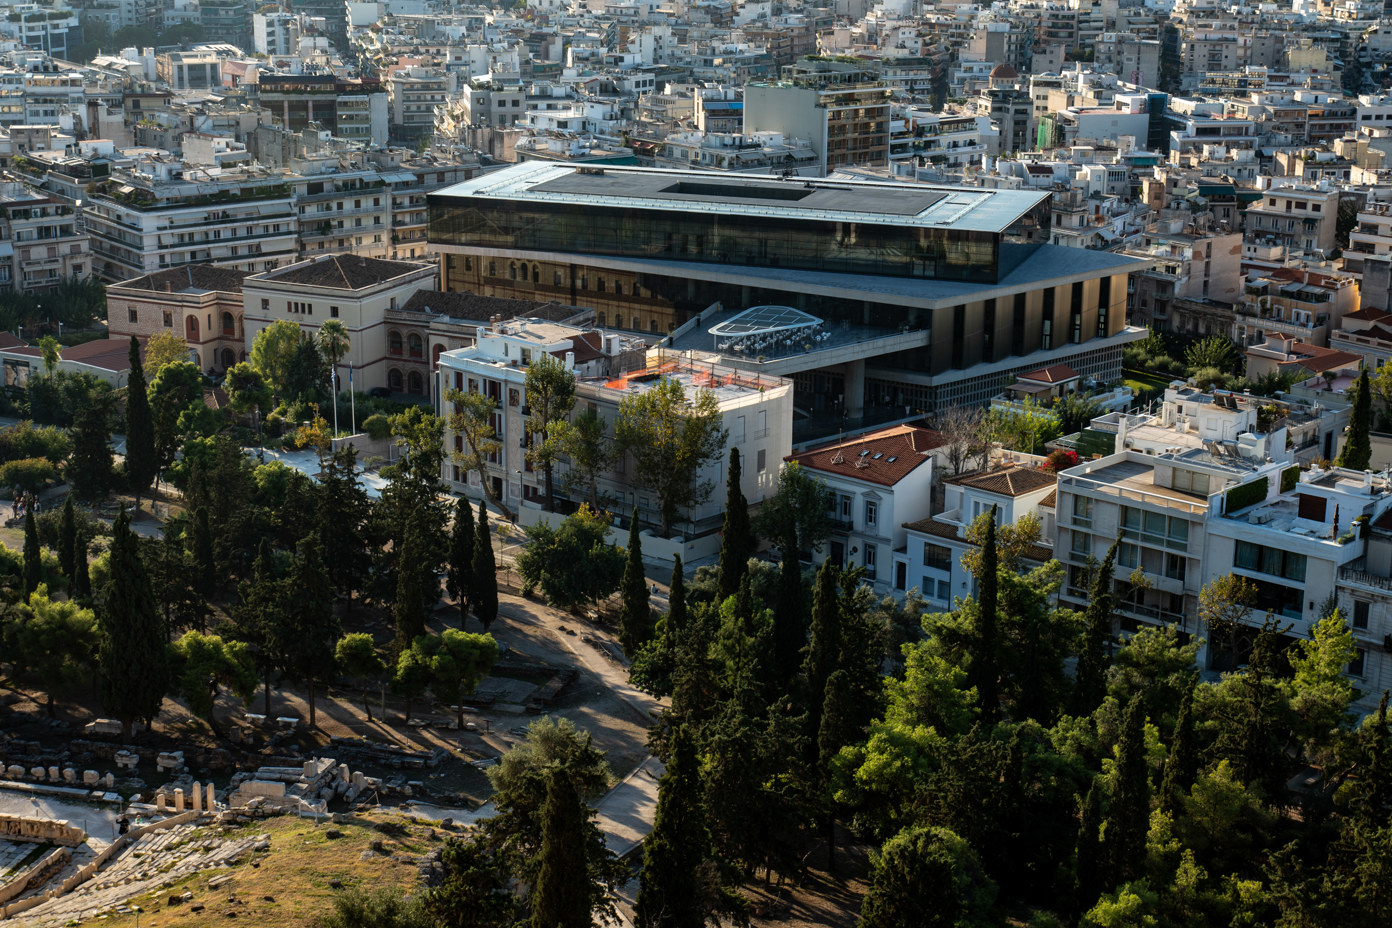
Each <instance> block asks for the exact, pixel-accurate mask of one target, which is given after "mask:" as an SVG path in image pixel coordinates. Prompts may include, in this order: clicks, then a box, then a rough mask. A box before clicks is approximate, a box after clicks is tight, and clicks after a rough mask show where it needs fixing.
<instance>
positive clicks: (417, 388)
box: [406, 371, 425, 393]
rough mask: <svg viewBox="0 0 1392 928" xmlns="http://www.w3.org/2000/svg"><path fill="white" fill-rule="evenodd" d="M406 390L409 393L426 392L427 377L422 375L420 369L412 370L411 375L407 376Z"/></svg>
mask: <svg viewBox="0 0 1392 928" xmlns="http://www.w3.org/2000/svg"><path fill="white" fill-rule="evenodd" d="M406 392H407V393H424V392H425V379H424V378H423V377H421V375H420V371H411V374H410V376H408V377H407V378H406Z"/></svg>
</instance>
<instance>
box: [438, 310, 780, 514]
mask: <svg viewBox="0 0 1392 928" xmlns="http://www.w3.org/2000/svg"><path fill="white" fill-rule="evenodd" d="M541 352H546V353H548V354H551V355H552V356H554V357H556V358H558V359H559V360H561V361H562V362H563V363H564V364H565V365H566V366H567V368H568V369H569V370H571V371H572V372H574V373H575V375H576V388H575V398H576V399H575V412H576V413H578V412H582V411H584V410H586V409H593V410H595V411H596V412H597V413H598V414H599V416H600V417H601V418H602V419H603V420H604V422H605V423H606V430H607V435H608V436H609V437H610V439H611V440H612V437H613V435H614V427H615V423H616V422H617V420H618V413H619V404H620V403H621V402H622V400H623V399H624V398H625V397H627V396H631V395H634V394H635V393H636V392H640V391H643V390H647V389H651V388H652V387H653V386H654V385H655V384H656V383H657V382H658V381H659V380H663V379H665V380H675V381H677V382H678V383H680V384H681V385H682V387H683V388H684V389H685V390H687V391H688V395H690V393H691V392H692V391H696V390H710V391H712V392H713V393H714V395H715V398H716V402H717V403H718V404H719V407H720V411H721V415H722V417H723V421H724V427H725V429H726V431H727V433H728V438H727V441H726V450H725V451H724V452H722V453H721V454H720V455H718V456H717V457H716V458H715V459H714V460H712V461H710V462H709V463H708V464H707V465H706V467H705V469H704V470H703V471H702V473H701V474H700V476H699V477H698V480H699V481H701V482H709V483H710V485H711V486H712V492H711V494H710V496H709V498H707V500H706V501H705V502H703V503H701V504H699V505H697V506H693V507H691V510H690V512H688V513H685V514H684V515H685V519H684V520H683V521H682V522H680V523H679V524H677V525H676V526H674V528H675V530H676V531H678V532H680V533H681V534H682V535H684V536H686V537H687V538H688V539H691V538H693V537H695V536H699V535H708V534H709V533H711V532H713V531H715V530H716V529H718V527H719V525H720V522H721V519H722V518H723V517H724V508H725V496H724V492H723V490H722V489H721V488H723V487H724V485H725V470H726V467H727V466H728V464H729V451H728V449H729V448H730V447H736V448H739V450H740V457H741V461H742V479H741V488H742V490H743V491H744V495H745V498H746V499H747V500H748V501H749V504H750V505H751V506H755V505H758V504H759V503H760V502H762V501H763V500H764V498H765V497H767V496H769V495H771V494H772V493H773V492H774V491H775V489H776V488H777V484H778V469H779V465H780V464H781V463H782V461H783V459H784V457H785V456H787V454H788V453H789V452H790V451H791V450H792V424H793V409H792V403H793V385H792V381H790V380H787V379H785V378H781V377H761V376H759V375H755V374H748V373H745V372H743V371H737V370H735V369H733V368H725V367H722V366H720V365H715V364H709V363H702V362H699V361H692V360H690V359H688V358H686V357H684V356H680V355H670V354H664V353H662V352H660V351H656V350H655V351H652V352H651V353H646V356H645V355H644V351H643V346H642V343H641V342H640V341H638V340H636V339H632V338H630V337H628V336H620V335H613V334H607V333H605V332H603V331H601V330H594V329H582V328H577V327H575V326H570V325H561V324H557V323H549V322H544V321H541V320H526V319H523V320H513V321H511V322H498V323H496V324H495V325H493V326H492V327H491V331H488V330H480V332H479V336H478V342H477V344H476V345H474V346H473V347H470V348H462V349H457V350H453V351H446V352H444V353H442V354H441V355H440V356H439V359H438V367H437V371H436V377H437V383H436V387H435V392H436V395H437V396H439V397H443V396H444V395H445V393H446V392H447V391H448V390H450V389H458V390H464V391H466V392H472V393H482V394H485V395H487V396H489V397H491V398H492V399H493V401H494V402H495V403H496V406H497V412H496V413H495V414H494V417H493V430H494V433H495V435H496V437H497V439H498V442H499V450H498V451H497V452H496V453H495V454H494V455H492V457H491V458H490V460H489V462H488V478H487V479H488V480H490V481H491V488H490V489H491V492H492V493H493V495H495V496H496V497H498V498H499V499H501V500H502V501H503V502H504V503H505V504H506V505H508V506H509V507H513V508H517V507H519V506H526V507H530V508H539V507H540V506H541V499H542V494H543V493H544V478H543V477H542V474H541V473H540V471H538V470H536V469H534V468H533V467H532V466H531V464H529V463H528V462H527V459H526V455H527V448H528V446H529V445H530V443H531V441H532V438H533V436H531V435H529V434H528V433H527V432H526V426H525V421H526V418H527V416H528V415H530V410H529V409H528V408H527V406H526V396H527V393H526V388H525V382H526V376H527V367H528V366H529V365H530V363H531V359H532V358H533V357H536V356H537V355H538V354H539V353H541ZM438 409H439V412H440V414H441V415H445V416H448V414H449V411H450V410H449V408H448V407H447V406H446V404H445V403H444V402H443V399H442V400H441V402H440V405H439V407H438ZM445 449H446V451H447V452H449V451H451V450H453V451H455V452H458V453H463V452H464V450H465V449H464V444H463V438H462V437H461V436H458V435H456V434H454V433H453V432H451V431H449V430H448V428H447V429H446V432H445ZM444 469H445V473H444V477H445V481H446V483H448V484H449V486H450V488H451V489H452V490H453V491H454V492H457V493H465V494H468V495H470V496H474V497H478V496H480V495H483V493H484V487H483V485H482V483H481V481H480V478H479V475H478V474H477V473H476V472H470V473H465V472H463V471H462V469H460V468H459V467H457V466H456V465H455V464H453V463H451V462H446V464H445V468H444ZM566 470H567V465H565V464H564V463H563V464H561V465H560V466H559V467H558V468H557V471H556V473H555V475H554V481H555V484H556V489H557V492H558V495H559V496H561V497H562V498H565V494H564V492H563V491H562V489H561V488H562V485H563V483H564V475H565V473H566ZM598 489H599V493H600V495H601V497H602V498H604V499H606V500H608V501H610V502H611V504H612V505H613V506H614V508H615V509H616V510H617V511H620V512H626V511H629V510H631V509H632V508H633V507H635V506H636V507H637V509H638V510H639V518H640V520H641V521H642V522H643V523H644V524H647V525H657V524H659V523H660V521H661V519H660V514H659V501H658V499H657V498H656V496H655V495H654V494H653V493H652V491H651V490H649V489H648V488H646V487H644V486H641V485H639V484H636V483H635V482H634V478H633V463H632V461H631V460H627V459H626V458H625V459H620V461H619V462H618V463H617V464H616V465H615V467H614V468H613V470H611V471H610V472H609V473H607V474H604V475H603V476H601V477H600V478H599V480H598ZM582 501H583V497H582V496H580V495H577V496H576V498H575V502H576V503H579V502H582Z"/></svg>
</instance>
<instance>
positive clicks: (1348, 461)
mask: <svg viewBox="0 0 1392 928" xmlns="http://www.w3.org/2000/svg"><path fill="white" fill-rule="evenodd" d="M1372 424H1373V398H1372V389H1371V386H1370V384H1369V383H1368V369H1367V368H1364V369H1363V370H1362V371H1360V372H1359V374H1358V383H1357V385H1356V388H1355V392H1354V395H1353V402H1352V403H1350V404H1349V424H1348V437H1347V438H1346V439H1345V440H1344V450H1343V451H1341V452H1339V459H1338V460H1337V461H1335V462H1334V463H1335V464H1337V465H1339V466H1340V467H1347V468H1349V469H1350V470H1366V469H1367V468H1368V464H1369V462H1370V461H1371V460H1372V457H1373V446H1372V439H1371V438H1370V436H1369V432H1370V431H1371V429H1372Z"/></svg>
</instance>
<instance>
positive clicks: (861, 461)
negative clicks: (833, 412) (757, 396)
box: [785, 425, 947, 487]
mask: <svg viewBox="0 0 1392 928" xmlns="http://www.w3.org/2000/svg"><path fill="white" fill-rule="evenodd" d="M945 444H947V439H946V438H945V437H944V436H943V434H942V433H941V432H935V431H933V430H932V429H925V428H921V427H919V426H916V425H896V426H892V427H890V428H887V429H881V430H880V431H878V432H871V433H869V434H866V435H857V436H856V437H855V438H848V439H846V440H845V441H841V442H833V443H832V444H828V445H822V446H820V447H817V448H810V449H808V450H807V451H803V452H800V453H798V454H792V455H789V456H788V457H787V458H786V459H785V460H788V461H796V462H797V463H798V464H800V465H801V466H803V467H806V468H808V469H809V470H815V471H820V472H821V473H824V474H840V475H844V476H847V477H854V478H855V479H857V480H864V481H865V482H867V483H878V484H880V485H881V486H887V487H891V486H894V485H895V484H896V483H898V482H899V481H900V480H903V479H904V478H905V477H906V476H908V475H909V473H911V472H912V471H913V470H914V469H915V468H917V467H918V466H919V465H921V464H923V463H924V462H925V461H927V460H928V456H927V452H929V451H932V450H933V449H934V448H938V447H941V446H942V445H945Z"/></svg>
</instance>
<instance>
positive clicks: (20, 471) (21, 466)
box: [0, 458, 58, 494]
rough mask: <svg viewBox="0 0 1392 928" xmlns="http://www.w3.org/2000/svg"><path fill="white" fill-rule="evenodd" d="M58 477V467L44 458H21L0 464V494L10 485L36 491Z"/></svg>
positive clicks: (10, 486)
mask: <svg viewBox="0 0 1392 928" xmlns="http://www.w3.org/2000/svg"><path fill="white" fill-rule="evenodd" d="M56 479H58V468H56V467H54V466H53V465H52V464H50V463H49V462H48V461H47V460H45V459H44V458H22V459H20V460H18V461H10V462H9V463H7V464H0V494H2V493H3V492H4V491H6V490H9V489H10V488H12V487H16V486H18V487H21V488H23V489H25V490H31V491H33V492H38V491H39V490H42V489H43V488H44V487H45V486H46V485H47V484H48V482H49V481H51V480H56Z"/></svg>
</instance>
